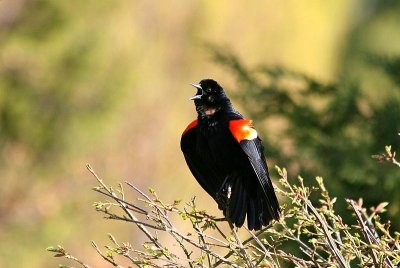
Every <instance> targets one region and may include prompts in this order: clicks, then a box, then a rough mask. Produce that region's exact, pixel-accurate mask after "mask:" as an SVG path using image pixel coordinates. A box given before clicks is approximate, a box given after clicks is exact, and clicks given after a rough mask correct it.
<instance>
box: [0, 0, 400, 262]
mask: <svg viewBox="0 0 400 268" xmlns="http://www.w3.org/2000/svg"><path fill="white" fill-rule="evenodd" d="M399 12H400V4H399V2H398V1H389V0H386V1H378V0H376V1H372V0H351V1H347V0H335V1H333V0H332V1H321V0H320V1H316V0H312V1H295V0H289V1H278V0H275V1H254V2H249V1H236V2H235V4H232V2H231V1H225V0H224V1H141V0H137V1H93V0H88V1H75V0H73V1H51V0H2V1H0V180H1V187H0V201H1V202H0V241H1V242H0V267H56V265H57V264H58V263H59V262H61V260H57V259H55V258H51V257H50V256H49V254H48V253H47V252H46V251H45V248H46V247H47V246H49V245H55V244H58V243H61V244H63V245H64V246H65V247H66V248H67V249H68V250H69V251H71V252H72V253H74V254H75V255H77V256H84V259H85V261H87V262H88V263H90V264H92V265H93V266H95V267H101V265H102V264H104V263H103V262H102V261H101V259H100V258H99V257H98V256H97V254H96V253H95V252H94V250H92V248H91V247H90V240H96V241H98V244H100V245H102V244H103V243H105V241H106V239H107V238H106V235H105V234H106V233H109V232H111V233H113V234H115V235H116V236H117V237H119V238H120V239H121V240H124V241H131V242H132V243H133V244H135V243H137V244H139V243H140V241H141V237H140V236H139V234H138V233H136V230H135V229H134V228H132V226H128V225H127V224H123V223H116V222H110V221H106V220H102V219H101V216H100V215H97V214H96V212H95V211H94V209H93V208H92V206H91V204H92V203H93V202H94V201H95V200H97V199H98V198H99V197H98V196H97V195H96V194H95V193H93V192H92V191H90V189H91V187H92V186H93V185H94V180H93V179H92V177H91V176H90V174H89V173H88V172H87V171H86V169H85V164H86V163H90V164H91V165H92V166H93V168H94V169H95V170H96V171H97V172H98V173H99V174H100V175H101V176H102V177H103V178H105V179H106V180H107V181H108V182H110V183H114V184H115V183H117V182H119V181H122V180H130V181H133V182H134V184H136V185H138V186H140V187H142V188H147V187H149V186H152V187H153V188H155V189H156V190H158V192H159V195H160V196H161V197H162V198H164V199H167V200H172V199H183V200H188V199H189V198H190V197H191V196H193V195H196V196H198V202H199V204H201V206H202V207H204V208H206V207H207V208H208V207H210V208H212V209H210V212H215V213H219V212H217V210H216V206H215V205H214V202H213V201H212V200H211V199H210V198H209V197H208V196H206V194H205V193H204V192H203V191H202V190H201V189H200V187H199V186H198V185H197V183H196V181H195V180H194V179H193V178H192V176H191V174H190V173H189V170H188V168H187V167H186V164H185V162H184V159H183V157H182V155H181V152H180V148H179V140H180V135H181V132H182V130H183V129H184V128H185V127H186V125H187V124H188V123H189V122H190V121H191V120H193V119H194V117H195V116H196V114H195V111H194V108H193V105H192V103H191V102H189V101H188V98H189V97H190V96H191V95H193V94H194V90H193V88H191V87H190V86H189V83H193V82H198V81H199V80H201V79H202V78H206V77H210V78H214V79H216V80H217V81H219V82H220V83H221V84H222V85H223V86H224V87H225V88H226V91H227V92H228V94H230V95H231V96H232V97H233V101H234V103H235V104H236V106H238V107H240V110H241V111H242V112H243V113H244V114H245V115H248V116H249V117H253V118H254V119H256V120H255V121H256V122H255V124H256V126H257V127H258V128H259V129H260V130H261V132H262V134H263V139H264V141H265V143H266V144H267V148H266V150H267V155H268V152H269V157H267V158H268V159H269V162H270V163H269V165H270V167H273V165H275V164H279V165H280V166H287V167H289V168H290V171H291V172H292V175H295V174H297V172H300V173H302V174H305V175H309V176H311V175H312V176H313V175H316V174H319V175H321V176H324V177H325V178H326V181H328V184H329V181H331V183H330V184H331V186H332V190H331V192H332V195H334V196H336V195H337V196H339V197H346V196H352V197H354V198H355V197H357V196H364V197H365V199H366V201H367V204H368V202H370V203H371V204H374V203H375V202H377V201H379V200H381V201H384V200H388V201H390V202H391V203H392V205H390V206H391V209H390V210H389V217H391V218H392V219H393V221H394V222H395V223H396V222H397V223H399V222H400V219H399V218H398V211H399V209H400V205H399V204H400V200H399V199H400V198H399V197H398V196H397V195H396V192H397V190H398V189H399V187H400V176H399V175H398V174H397V173H398V172H397V173H396V172H394V171H393V170H392V167H390V166H385V167H384V168H382V166H380V165H379V164H378V163H376V162H375V161H374V160H372V159H371V157H370V155H372V154H377V153H379V152H381V151H383V146H384V145H386V144H393V145H394V149H397V148H398V146H399V137H398V136H397V132H399V130H400V124H399V120H398V119H399V118H398V117H399V112H400V108H399V107H400V101H399V100H400V97H399V96H400V95H399V88H400V79H399V77H400V60H399V56H400V33H399V29H400V16H398V14H399ZM288 70H290V71H288ZM253 75H254V76H253ZM299 77H300V80H301V81H300V82H301V83H303V84H304V83H305V86H304V88H306V91H307V90H311V93H312V94H308V95H307V94H306V95H302V97H303V98H297V99H296V100H297V101H298V102H300V103H301V105H294V104H293V103H292V102H290V103H291V104H290V105H292V106H290V105H289V104H288V103H286V102H285V100H283V99H280V98H279V97H280V96H281V95H279V94H275V93H277V92H286V93H285V94H283V95H282V96H292V95H293V94H296V92H297V91H296V88H298V80H299ZM275 82H278V83H279V85H277V84H276V83H275ZM296 83H297V84H296ZM318 90H319V91H322V92H324V93H323V94H319V93H318V94H317V93H315V92H318ZM265 92H266V93H268V94H264V93H265ZM293 92H294V93H293ZM321 95H322V97H321ZM281 104H282V105H281ZM274 105H275V106H279V107H278V108H280V109H278V108H277V109H275V110H274V109H273V107H275V106H274ZM284 105H286V106H284ZM311 106H312V107H314V106H315V109H313V110H310V109H308V107H311ZM325 106H326V107H327V108H326V109H325V108H324V107H325ZM257 107H261V108H262V107H264V108H262V109H261V108H260V109H256V108H257ZM271 107H272V108H271ZM285 107H287V109H286V108H285ZM321 107H322V108H321ZM319 108H321V109H319ZM272 115H274V116H272ZM324 115H325V117H324ZM282 118H283V119H282ZM313 119H315V120H313ZM282 129H283V130H282ZM281 130H282V132H280V131H281ZM308 134H309V135H308ZM281 135H282V136H281ZM291 135H292V136H291ZM288 137H289V138H288ZM290 137H293V138H292V139H290ZM285 138H288V139H285ZM275 142H276V143H275ZM279 142H283V143H279ZM272 174H273V176H274V177H276V175H275V172H272ZM177 185H179V187H177ZM160 189H163V190H162V191H161V190H160ZM218 215H219V214H218Z"/></svg>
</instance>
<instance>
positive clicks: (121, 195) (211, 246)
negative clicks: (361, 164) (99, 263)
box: [47, 148, 400, 268]
mask: <svg viewBox="0 0 400 268" xmlns="http://www.w3.org/2000/svg"><path fill="white" fill-rule="evenodd" d="M386 150H387V151H386V153H385V154H382V155H381V156H380V158H379V159H380V160H382V161H383V160H386V161H389V162H391V163H393V164H395V165H397V166H399V167H400V164H399V163H398V162H397V161H396V159H395V153H393V152H392V151H391V150H390V148H386ZM88 169H89V171H90V172H91V173H92V174H93V175H94V177H95V178H96V180H97V182H98V184H99V185H98V186H97V187H95V188H94V190H95V191H96V192H98V193H100V194H101V195H103V196H105V197H107V198H108V199H109V201H106V202H96V203H95V208H96V211H98V212H100V213H102V214H104V215H105V217H106V218H108V219H113V220H119V221H124V222H128V223H131V224H134V225H136V226H137V227H138V228H139V230H141V231H142V233H143V235H144V236H145V237H146V241H145V242H144V243H143V244H142V246H143V248H142V249H139V248H133V247H132V245H131V244H130V243H129V242H118V241H117V239H116V238H115V237H114V236H113V235H111V234H108V237H109V239H110V241H111V245H106V246H105V250H106V251H105V252H103V250H102V249H101V248H100V247H99V246H98V245H97V244H96V243H95V242H92V246H93V247H94V248H95V250H96V251H97V252H98V254H99V255H100V256H101V257H102V258H103V259H104V261H106V262H108V263H110V264H111V265H113V266H115V267H124V266H125V265H127V266H131V265H133V264H134V265H137V266H139V267H165V266H168V267H218V266H220V265H228V266H230V267H304V268H306V267H343V268H347V267H397V266H398V265H399V264H400V233H399V232H393V230H391V229H390V222H387V223H385V222H383V221H382V220H381V215H382V213H384V212H386V208H387V206H388V203H387V202H383V203H380V204H378V205H377V206H375V207H372V208H370V211H368V210H367V209H365V208H363V200H362V199H359V200H358V201H354V200H351V199H346V203H347V205H348V210H347V212H346V214H347V217H344V218H352V221H351V222H347V221H346V220H344V218H343V217H342V216H341V215H339V214H337V212H336V208H335V206H336V201H337V198H336V197H335V198H332V197H331V195H330V194H329V192H328V188H327V187H326V186H325V184H324V180H323V179H322V178H321V177H316V183H314V185H313V186H309V185H306V183H305V182H304V179H303V178H302V177H298V178H297V180H296V183H290V182H289V180H288V174H287V171H286V170H285V169H281V168H279V167H276V169H277V171H278V174H279V176H280V179H279V188H277V192H278V193H279V194H280V195H281V196H282V197H284V199H285V200H286V201H287V202H286V204H285V205H283V206H282V214H281V218H280V220H279V221H275V222H273V223H272V224H271V226H268V227H265V228H264V229H262V230H260V231H258V232H252V231H249V230H247V228H246V227H243V228H241V230H237V229H236V228H233V227H232V225H229V226H230V229H228V231H227V229H226V227H227V223H226V221H225V219H223V218H222V219H219V218H217V217H215V216H211V215H209V214H207V212H206V211H204V210H202V209H199V208H198V205H197V204H196V203H195V199H192V200H191V201H190V202H188V203H186V204H183V205H182V204H180V202H179V201H173V202H172V203H166V202H164V201H162V200H161V199H160V198H159V196H158V195H157V192H156V191H154V189H151V190H149V194H147V193H145V192H143V191H141V190H140V189H138V188H137V187H136V186H134V185H133V184H131V183H129V182H126V185H127V187H128V188H129V190H131V191H133V193H136V194H137V195H138V198H136V199H135V201H132V200H127V199H125V191H124V189H123V187H122V185H121V184H119V185H118V188H117V190H113V188H112V187H109V186H107V185H106V183H105V182H104V180H102V179H101V178H100V177H99V176H98V175H97V174H96V173H95V172H94V171H93V169H92V168H91V167H90V166H88ZM311 197H313V199H315V200H317V201H315V202H312V201H311ZM349 210H350V212H349ZM175 216H178V217H175ZM185 223H186V224H185ZM188 226H189V228H187V227H188ZM162 234H166V235H162ZM239 234H242V235H243V234H246V235H247V237H248V238H247V239H245V240H242V239H241V238H240V235H239ZM171 244H172V246H171ZM288 244H292V245H295V247H294V248H295V250H291V249H290V247H288V246H287V245H288ZM296 248H297V249H300V251H299V250H296ZM47 250H48V251H50V252H53V253H55V255H54V257H65V258H67V259H69V260H72V261H74V262H77V263H79V264H80V265H82V266H83V267H90V266H89V265H88V264H85V263H84V262H83V261H81V260H80V259H78V258H76V257H74V256H72V255H70V254H69V253H67V252H66V250H65V249H64V248H63V247H62V246H56V247H49V248H47Z"/></svg>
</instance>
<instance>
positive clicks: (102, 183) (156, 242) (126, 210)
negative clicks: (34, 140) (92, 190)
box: [86, 164, 171, 259]
mask: <svg viewBox="0 0 400 268" xmlns="http://www.w3.org/2000/svg"><path fill="white" fill-rule="evenodd" d="M86 168H87V169H88V170H89V172H90V173H92V175H93V176H94V177H95V178H96V180H97V181H98V182H99V183H100V185H101V186H102V187H103V188H104V189H105V190H106V191H107V192H108V193H109V194H111V195H112V196H113V197H114V196H115V197H116V195H115V193H114V192H113V191H112V190H111V189H109V188H108V187H107V185H105V183H104V182H103V180H102V179H101V178H100V177H99V176H97V174H96V172H95V171H94V170H93V169H92V167H91V166H90V165H89V164H88V165H86ZM116 201H117V202H118V203H119V204H120V205H121V208H122V209H123V210H124V212H125V213H126V214H127V215H128V217H129V218H131V219H132V220H134V221H137V222H139V220H138V219H137V218H136V217H135V216H134V215H133V214H132V213H131V211H130V210H128V209H127V208H126V205H125V204H124V203H123V202H120V201H118V200H116ZM135 224H136V226H137V227H138V228H139V229H140V230H141V231H142V232H143V233H144V234H145V235H146V236H147V238H149V239H150V240H151V241H152V242H153V243H154V245H156V247H157V248H159V249H161V252H163V251H162V249H163V247H162V245H161V244H160V242H158V241H157V239H156V238H154V237H153V235H152V234H151V233H150V232H149V231H148V230H147V229H146V227H145V226H144V225H143V224H140V223H135ZM163 255H164V256H165V257H166V258H167V259H170V258H171V257H170V256H168V255H167V254H164V252H163Z"/></svg>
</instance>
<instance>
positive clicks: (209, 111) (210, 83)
mask: <svg viewBox="0 0 400 268" xmlns="http://www.w3.org/2000/svg"><path fill="white" fill-rule="evenodd" d="M192 86H194V87H195V88H196V89H197V93H196V95H194V96H193V97H191V98H190V99H191V100H193V101H194V104H195V105H196V111H197V113H198V114H201V115H206V116H207V117H210V116H213V115H214V114H215V113H216V112H218V111H220V110H221V109H224V108H225V107H227V106H230V101H229V99H228V97H227V96H226V94H225V92H224V89H223V88H222V87H221V86H220V85H219V84H218V83H217V82H216V81H215V80H212V79H203V80H201V81H200V83H198V84H192Z"/></svg>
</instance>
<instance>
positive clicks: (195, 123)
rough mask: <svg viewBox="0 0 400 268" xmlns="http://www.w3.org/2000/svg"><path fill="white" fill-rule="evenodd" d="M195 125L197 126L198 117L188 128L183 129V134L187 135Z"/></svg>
mask: <svg viewBox="0 0 400 268" xmlns="http://www.w3.org/2000/svg"><path fill="white" fill-rule="evenodd" d="M195 126H197V119H196V120H194V121H193V122H192V123H190V124H189V125H188V126H187V127H186V129H185V130H184V131H183V133H182V136H183V135H185V134H186V133H187V132H188V131H189V130H191V129H192V128H194V127H195Z"/></svg>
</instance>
